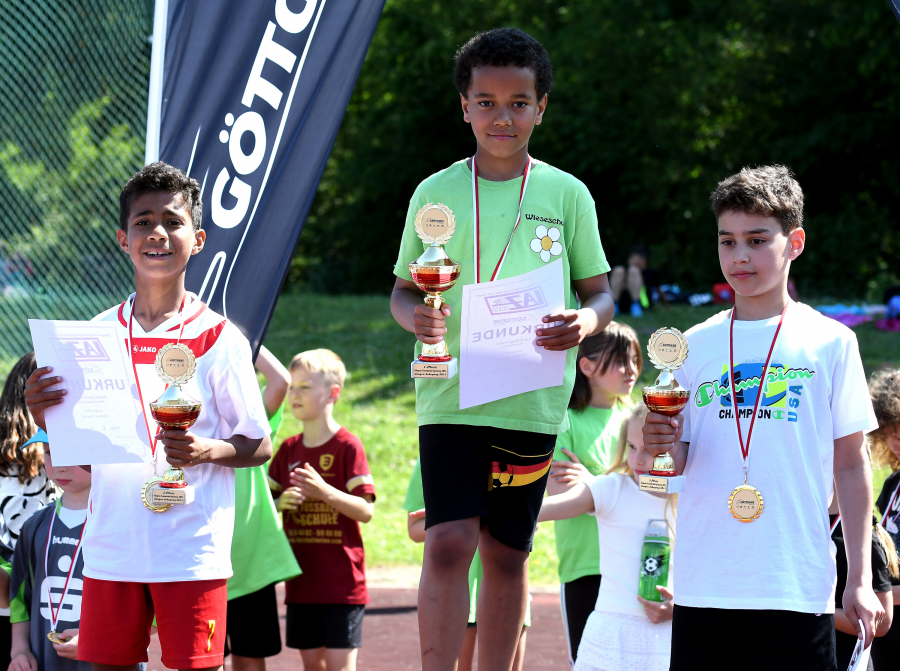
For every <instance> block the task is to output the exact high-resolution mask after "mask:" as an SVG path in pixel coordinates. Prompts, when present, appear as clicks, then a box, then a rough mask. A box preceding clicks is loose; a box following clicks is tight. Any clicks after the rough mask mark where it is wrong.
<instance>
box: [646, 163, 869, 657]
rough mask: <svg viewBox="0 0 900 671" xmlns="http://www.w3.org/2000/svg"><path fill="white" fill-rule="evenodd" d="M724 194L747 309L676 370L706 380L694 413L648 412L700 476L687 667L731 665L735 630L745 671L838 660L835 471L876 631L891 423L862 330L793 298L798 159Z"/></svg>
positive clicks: (864, 609) (857, 605)
mask: <svg viewBox="0 0 900 671" xmlns="http://www.w3.org/2000/svg"><path fill="white" fill-rule="evenodd" d="M712 208H713V211H714V212H715V214H716V217H717V223H718V226H717V229H718V245H719V263H720V265H721V268H722V273H723V274H724V275H725V279H726V280H727V281H728V283H729V284H730V285H731V286H732V288H733V289H734V291H735V307H734V309H733V310H728V311H725V312H721V313H719V314H717V315H715V316H714V317H711V318H710V319H708V320H707V321H706V322H704V323H703V324H699V325H697V326H695V327H693V328H692V329H690V330H689V331H688V332H687V334H686V335H687V338H688V343H689V345H690V354H689V356H688V359H687V363H686V364H685V365H684V367H683V368H681V369H680V370H679V371H678V372H677V373H676V378H677V379H678V380H679V382H680V383H681V384H682V386H684V387H685V388H687V389H690V391H691V397H690V402H689V405H688V408H687V409H686V410H685V412H684V414H683V415H678V416H677V417H674V418H669V417H666V416H664V415H660V414H655V413H650V415H649V416H648V417H647V421H646V423H645V425H644V439H645V443H646V445H647V448H648V450H649V451H651V452H654V453H662V452H664V451H667V450H668V451H670V452H671V453H672V456H673V457H674V458H675V463H676V467H677V468H678V470H679V471H681V470H683V471H684V474H685V475H686V476H687V487H686V490H685V491H684V493H683V494H681V495H680V497H679V504H678V508H679V510H678V539H677V545H676V548H675V552H676V553H677V557H678V570H677V575H676V576H675V580H676V582H677V584H678V589H677V590H676V593H675V609H674V620H673V631H672V659H671V669H672V670H673V671H680V670H681V669H699V668H716V667H717V666H719V665H721V664H722V660H723V659H725V658H723V657H722V652H723V650H722V648H721V647H720V646H721V645H726V644H727V645H728V647H729V649H730V651H731V654H729V655H728V657H727V659H728V663H727V665H728V667H729V669H731V670H732V671H735V670H737V669H766V670H767V671H772V670H773V669H791V671H797V670H798V669H810V670H813V669H815V670H816V671H821V670H822V669H834V668H836V666H835V657H834V655H835V652H834V651H835V644H834V622H833V613H834V589H835V559H834V554H833V553H834V550H833V548H834V545H833V544H832V542H831V540H830V534H829V520H828V504H829V501H830V499H831V497H832V481H833V482H834V483H835V486H836V489H837V492H838V494H839V499H840V506H841V513H842V518H843V524H844V531H845V538H846V548H847V559H848V564H849V567H850V570H849V576H848V581H847V589H846V591H845V592H844V599H843V602H844V606H845V609H846V612H847V615H848V617H849V618H850V620H851V622H853V623H854V626H856V627H857V629H859V627H860V626H863V627H864V628H865V637H866V644H867V645H869V644H870V643H871V641H872V637H873V635H874V632H875V629H876V627H877V625H878V622H879V620H880V619H881V617H883V616H884V609H883V608H882V607H881V605H880V603H879V601H878V599H877V598H876V597H875V594H874V593H873V592H872V577H871V564H870V558H869V553H870V547H871V541H870V533H871V515H872V479H871V470H870V466H869V457H868V453H867V452H866V448H865V446H864V441H863V435H864V434H865V433H866V432H868V431H871V430H874V429H876V428H877V426H878V425H877V423H876V421H875V416H874V413H873V411H872V404H871V402H870V400H869V395H868V393H867V387H866V378H865V374H864V372H863V367H862V362H861V360H860V356H859V349H858V347H857V343H856V337H855V335H854V334H853V332H852V331H851V330H850V329H848V328H846V327H844V326H843V325H841V324H839V323H838V322H836V321H834V320H831V319H828V318H827V317H824V316H822V315H820V314H819V313H818V312H816V311H815V310H813V309H812V308H810V307H808V306H806V305H803V304H802V303H795V302H793V301H791V299H790V298H789V297H788V292H787V280H788V273H789V271H790V267H791V262H792V261H793V260H795V259H796V258H797V257H798V256H800V254H801V252H802V251H803V248H804V244H805V241H806V232H805V231H804V229H803V192H802V190H801V189H800V185H799V184H798V183H797V182H796V181H795V180H794V179H793V176H792V175H791V173H790V171H789V170H788V169H787V168H785V167H783V166H766V167H762V168H755V169H748V168H745V169H743V170H742V171H741V172H740V173H738V174H736V175H733V176H731V177H729V178H728V179H726V180H724V181H722V182H720V183H719V185H718V188H717V189H716V190H715V191H714V192H713V194H712ZM732 371H733V382H732ZM764 371H765V372H764ZM763 375H764V376H765V384H764V385H763V387H762V390H760V378H761V377H762V376H763ZM732 386H734V387H735V388H736V390H737V391H736V394H735V395H734V397H732V393H731V391H732ZM754 415H755V418H754ZM738 422H739V424H738ZM739 436H740V438H739ZM751 441H752V442H751ZM744 485H746V486H744ZM742 522H743V523H742ZM738 641H740V645H734V644H735V643H736V642H738ZM726 642H727V643H726Z"/></svg>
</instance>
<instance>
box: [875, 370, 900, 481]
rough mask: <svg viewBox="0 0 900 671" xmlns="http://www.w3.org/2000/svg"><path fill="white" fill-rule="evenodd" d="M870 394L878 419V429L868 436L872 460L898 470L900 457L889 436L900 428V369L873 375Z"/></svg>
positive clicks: (877, 464) (879, 464)
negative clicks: (888, 439) (891, 444)
mask: <svg viewBox="0 0 900 671" xmlns="http://www.w3.org/2000/svg"><path fill="white" fill-rule="evenodd" d="M869 395H870V396H871V397H872V406H873V407H874V408H875V418H876V419H877V420H878V429H876V430H875V431H872V433H870V434H869V435H868V436H867V438H868V440H869V447H870V449H871V450H872V462H873V463H874V464H875V465H876V466H889V467H890V468H891V470H892V471H896V470H898V469H900V457H898V456H897V455H896V454H894V453H893V452H891V450H890V448H889V447H888V442H887V436H888V433H889V432H891V431H896V430H900V369H896V368H895V369H888V370H880V371H878V372H877V373H875V374H874V375H872V378H871V379H870V380H869Z"/></svg>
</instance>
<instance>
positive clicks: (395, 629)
mask: <svg viewBox="0 0 900 671" xmlns="http://www.w3.org/2000/svg"><path fill="white" fill-rule="evenodd" d="M369 594H370V595H371V597H372V603H370V604H369V605H368V606H367V607H366V615H365V618H364V619H363V647H362V649H361V650H360V651H359V660H358V662H357V668H358V669H359V671H397V670H399V669H419V668H421V666H420V664H419V625H418V620H417V613H416V590H415V589H387V588H379V587H370V588H369ZM283 601H284V585H283V584H282V585H278V602H279V607H278V610H279V615H280V619H281V636H282V641H284V620H285V614H284V613H285V609H284V603H283ZM531 618H532V626H531V629H529V630H528V639H527V645H526V649H525V650H526V652H525V669H526V671H537V670H538V669H559V670H560V671H565V670H566V669H568V668H569V657H568V654H567V653H566V642H565V633H564V631H563V626H562V618H561V616H560V611H559V595H558V594H552V593H538V594H534V595H533V599H532V602H531ZM302 667H303V663H302V662H301V661H300V653H299V652H298V651H296V650H290V649H287V648H283V649H282V651H281V654H280V655H278V656H277V657H270V658H269V659H268V660H266V669H267V671H300V669H302ZM163 669H165V667H164V666H163V665H162V663H161V662H160V658H159V639H158V638H157V637H156V636H154V637H153V638H152V639H151V644H150V663H149V664H148V665H147V671H162V670H163ZM225 669H226V671H230V669H231V664H230V662H229V660H228V658H226V660H225Z"/></svg>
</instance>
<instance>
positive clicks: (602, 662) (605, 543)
mask: <svg viewBox="0 0 900 671" xmlns="http://www.w3.org/2000/svg"><path fill="white" fill-rule="evenodd" d="M646 416H647V408H646V407H645V406H644V405H643V404H641V405H640V406H638V407H636V408H635V409H634V410H633V411H632V412H631V415H630V416H629V417H628V419H627V420H626V422H625V423H624V425H623V426H622V429H621V432H620V436H621V437H620V438H619V445H618V449H617V451H616V456H615V459H614V462H613V466H612V468H611V469H610V471H609V473H608V474H607V475H600V476H598V477H595V478H590V479H589V480H587V481H583V482H579V483H577V484H576V485H575V486H573V487H572V488H571V489H569V490H568V491H567V492H565V493H563V494H557V495H556V496H550V497H547V498H545V499H544V503H543V506H542V507H541V513H540V516H539V517H538V521H539V522H545V521H548V520H564V519H571V518H574V517H578V516H579V515H584V514H590V515H594V516H595V518H596V524H597V529H598V534H597V535H598V538H599V545H600V573H601V575H602V576H603V580H602V582H601V583H600V592H599V594H598V596H597V603H596V606H595V609H594V612H592V613H591V615H590V617H589V618H588V621H587V624H586V625H585V628H584V633H583V634H582V637H581V645H580V646H579V648H578V658H577V660H576V662H575V671H617V670H619V669H628V670H629V671H667V669H668V668H669V648H670V646H671V640H672V591H671V586H672V568H671V565H670V567H669V572H668V586H667V587H662V586H659V587H657V589H658V590H659V592H660V594H661V595H662V596H663V600H662V601H661V602H657V601H648V600H646V599H643V598H641V597H640V596H639V595H638V585H639V576H640V571H641V549H642V546H643V541H644V534H645V532H646V530H647V522H648V521H649V520H666V523H667V525H668V527H669V535H670V537H671V540H672V541H674V535H675V516H676V508H677V502H678V496H677V495H672V494H655V493H651V492H643V491H641V490H640V488H639V486H638V477H639V476H641V475H643V474H645V473H647V472H648V471H649V470H650V467H651V465H652V464H653V457H652V456H650V454H649V453H647V452H646V451H645V450H644V438H643V435H642V433H641V428H642V427H643V425H644V418H645V417H646Z"/></svg>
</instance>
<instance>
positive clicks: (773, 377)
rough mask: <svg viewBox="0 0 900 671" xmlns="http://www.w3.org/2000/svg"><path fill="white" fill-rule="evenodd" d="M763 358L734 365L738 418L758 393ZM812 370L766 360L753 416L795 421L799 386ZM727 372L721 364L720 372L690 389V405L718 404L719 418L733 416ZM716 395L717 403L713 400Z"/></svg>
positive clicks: (748, 411) (800, 396)
mask: <svg viewBox="0 0 900 671" xmlns="http://www.w3.org/2000/svg"><path fill="white" fill-rule="evenodd" d="M763 365H764V362H762V361H760V362H757V363H742V364H739V365H737V366H735V367H734V386H735V388H736V390H737V394H736V395H737V406H738V414H739V416H740V418H741V419H745V418H749V417H750V415H752V414H753V407H754V405H755V404H756V397H757V396H758V394H759V393H760V389H759V385H760V376H761V375H762V369H763ZM815 374H816V371H814V370H810V369H808V368H792V367H791V366H788V365H785V364H783V363H777V362H775V363H770V364H769V370H768V371H767V373H766V384H765V387H764V389H763V392H762V393H763V397H762V399H760V402H759V411H758V412H757V417H756V418H757V419H758V420H760V421H764V420H773V421H787V422H796V421H798V420H799V419H800V418H801V416H802V415H803V387H804V385H805V384H808V383H809V382H808V381H810V380H812V379H813V378H814V377H815ZM730 378H731V376H730V374H729V371H728V364H727V363H723V364H722V375H721V376H720V377H719V378H717V379H715V380H710V381H707V382H702V383H701V384H699V385H698V386H697V391H696V392H694V405H696V406H697V407H698V408H705V407H708V406H710V405H712V406H713V407H715V406H716V405H718V406H719V408H720V409H719V419H727V420H731V419H734V405H733V403H732V400H731V379H730ZM717 399H718V404H716V403H715V402H716V400H717Z"/></svg>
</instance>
